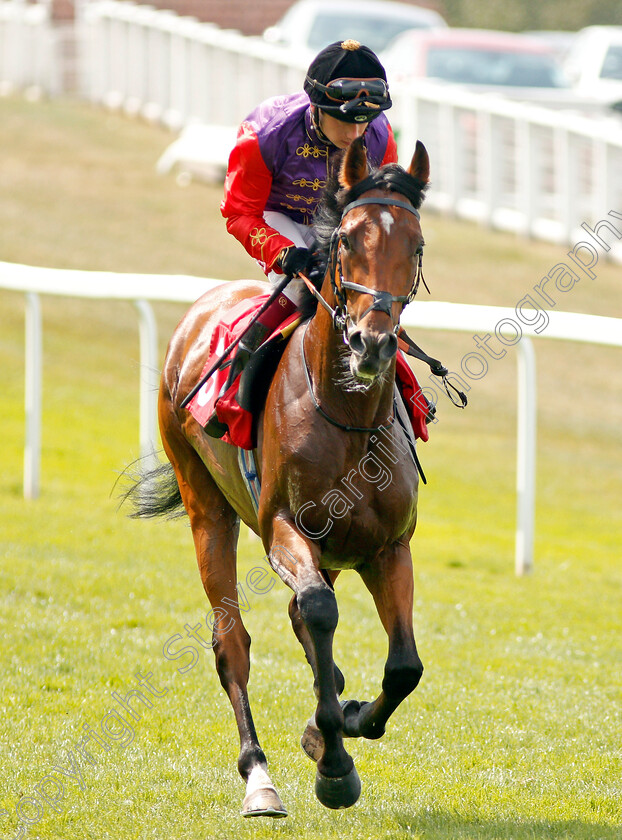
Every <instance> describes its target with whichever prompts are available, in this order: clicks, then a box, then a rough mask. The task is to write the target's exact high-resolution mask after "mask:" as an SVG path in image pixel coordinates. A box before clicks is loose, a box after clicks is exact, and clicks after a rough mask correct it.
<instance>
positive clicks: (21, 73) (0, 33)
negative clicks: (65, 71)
mask: <svg viewBox="0 0 622 840" xmlns="http://www.w3.org/2000/svg"><path fill="white" fill-rule="evenodd" d="M55 59H56V56H55V50H54V37H53V32H52V29H51V26H50V16H49V8H48V7H47V6H44V5H41V4H38V5H29V4H26V3H23V2H16V0H10V2H7V0H0V90H12V89H14V88H16V89H28V88H41V89H42V90H45V91H49V92H50V93H54V94H55V93H58V65H57V62H56V60H55Z"/></svg>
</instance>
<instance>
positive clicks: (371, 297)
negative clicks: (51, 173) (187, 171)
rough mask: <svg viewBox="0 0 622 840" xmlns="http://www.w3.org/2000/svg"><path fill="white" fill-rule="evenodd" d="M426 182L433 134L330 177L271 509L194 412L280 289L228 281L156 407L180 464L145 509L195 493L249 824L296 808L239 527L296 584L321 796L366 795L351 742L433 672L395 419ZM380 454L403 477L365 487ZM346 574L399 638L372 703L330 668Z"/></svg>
mask: <svg viewBox="0 0 622 840" xmlns="http://www.w3.org/2000/svg"><path fill="white" fill-rule="evenodd" d="M428 180H429V159H428V154H427V152H426V150H425V148H424V146H423V144H422V143H420V142H418V143H417V146H416V149H415V153H414V155H413V158H412V161H411V163H410V166H409V167H408V169H407V170H404V169H403V168H401V167H400V166H398V165H397V164H390V165H387V166H384V167H381V168H380V169H377V170H374V171H371V170H370V168H369V166H368V161H367V157H366V152H365V148H364V145H363V144H362V142H360V141H358V140H357V141H355V142H354V143H352V144H351V145H350V147H349V148H348V149H347V151H346V152H345V154H344V156H343V159H342V162H341V166H340V169H339V173H338V177H337V179H336V181H335V183H333V184H332V186H331V185H329V186H327V188H326V191H325V195H324V199H323V201H322V204H321V208H320V210H319V220H318V222H317V225H316V232H317V236H318V242H319V247H320V251H321V253H324V254H325V257H326V263H325V264H326V271H325V276H324V278H323V281H322V282H321V283H318V287H319V298H320V303H321V304H322V305H316V309H315V313H314V314H313V315H312V317H310V318H309V319H307V320H306V321H305V322H303V323H302V324H301V325H300V326H299V327H298V328H297V330H296V332H295V333H294V335H293V336H292V338H290V340H289V343H288V344H287V347H286V349H285V351H284V353H283V355H282V357H281V359H280V361H279V363H278V367H277V370H276V374H275V376H274V378H273V380H272V382H271V385H270V388H269V391H268V395H267V399H266V402H265V407H264V410H263V413H262V415H261V416H260V417H259V420H258V426H257V447H256V450H255V459H256V464H257V468H258V471H259V474H260V479H261V494H260V498H259V506H258V512H257V513H256V512H255V509H254V507H253V505H252V504H251V498H250V495H249V492H248V490H247V488H246V486H245V484H244V481H243V479H242V477H241V474H240V470H239V467H238V459H237V449H236V447H234V446H231V445H229V444H227V443H224V442H223V441H221V440H218V439H215V438H211V437H208V436H207V435H206V434H205V432H204V430H203V428H202V427H201V426H200V425H199V423H198V422H197V421H196V420H195V419H194V418H193V417H192V416H191V414H190V413H189V412H188V411H186V410H185V409H184V408H182V407H181V404H182V402H183V400H184V398H185V397H186V396H187V395H188V394H189V392H190V390H191V389H192V387H193V386H195V384H196V383H197V381H198V379H199V376H200V374H201V371H202V368H203V365H204V363H205V360H206V358H207V356H208V348H209V344H210V335H211V332H212V329H213V328H214V326H215V324H216V323H217V322H218V321H219V319H220V318H221V316H222V315H223V314H224V313H226V312H227V311H228V310H229V309H230V308H231V307H232V306H234V305H235V304H236V303H238V302H239V301H241V300H243V299H245V298H247V297H251V296H254V295H257V294H260V293H265V290H266V284H265V283H259V282H254V281H238V282H230V283H223V284H222V285H221V286H219V287H217V288H215V289H213V290H211V291H209V292H207V293H206V294H205V295H203V296H202V297H201V298H200V299H199V300H198V301H197V302H196V303H195V304H194V305H193V306H192V307H191V308H190V310H189V311H188V313H187V314H186V316H185V317H184V318H183V320H182V321H181V323H180V324H179V326H178V327H177V329H176V331H175V333H174V334H173V336H172V338H171V341H170V343H169V347H168V351H167V354H166V360H165V363H164V368H163V371H162V377H161V386H160V393H159V402H158V414H159V423H160V430H161V436H162V442H163V446H164V451H165V453H166V456H167V458H168V460H169V462H170V463H169V464H166V465H161V466H160V468H159V475H160V479H161V481H160V482H159V483H156V484H155V486H154V483H153V475H151V488H152V491H153V493H152V496H151V499H150V500H149V498H148V497H149V490H148V488H149V486H150V485H149V481H148V480H149V478H150V476H149V475H146V474H145V475H144V476H143V478H142V482H143V486H144V487H146V488H147V498H146V497H145V496H140V495H139V496H138V498H139V499H142V502H138V510H137V512H136V514H135V515H137V516H140V515H149V514H151V515H155V514H159V513H164V512H166V511H167V510H170V509H172V508H173V507H175V505H181V503H183V506H184V507H185V510H186V512H187V514H188V516H189V518H190V525H191V528H192V535H193V538H194V545H195V549H196V555H197V560H198V565H199V570H200V574H201V579H202V582H203V586H204V588H205V592H206V594H207V597H208V599H209V601H210V603H211V605H212V608H213V610H214V615H215V622H214V628H213V630H214V633H213V649H214V653H215V660H216V670H217V672H218V676H219V678H220V682H221V684H222V687H223V688H224V690H225V692H226V693H227V695H228V697H229V700H230V702H231V705H232V707H233V711H234V714H235V719H236V722H237V726H238V730H239V737H240V752H239V758H238V769H239V772H240V774H241V776H242V777H243V779H244V780H245V782H246V795H245V798H244V802H243V809H242V813H243V814H244V815H245V816H260V815H263V816H273V817H278V816H285V815H286V813H287V812H286V810H285V807H284V806H283V803H282V802H281V799H280V797H279V795H278V793H277V791H276V789H275V787H274V785H273V784H272V781H271V779H270V777H269V775H268V767H267V761H266V757H265V754H264V752H263V750H262V748H261V746H260V744H259V740H258V737H257V733H256V730H255V725H254V723H253V716H252V713H251V708H250V704H249V699H248V694H247V683H248V679H249V670H250V658H249V651H250V636H249V634H248V632H247V631H246V629H245V627H244V624H243V622H242V616H241V615H240V610H239V609H238V608H236V605H237V604H238V593H237V591H236V584H237V577H236V544H237V539H238V533H239V520H240V519H241V520H243V521H244V522H245V523H246V524H247V525H248V526H249V527H250V528H251V529H252V530H253V531H255V532H256V533H257V534H258V535H259V536H260V537H261V540H262V541H263V545H264V548H265V551H266V555H267V557H268V560H269V563H270V565H271V566H272V568H273V569H274V571H275V572H276V573H277V574H278V576H279V577H280V578H281V579H282V580H283V582H284V583H285V584H287V586H289V587H290V588H291V589H292V590H293V597H292V599H291V602H290V605H289V616H290V619H291V624H292V627H293V630H294V633H295V635H296V637H297V638H298V640H299V642H300V643H301V645H302V647H303V649H304V653H305V655H306V658H307V660H308V662H309V664H310V666H311V669H312V672H313V678H314V690H315V694H316V698H317V707H316V709H315V712H314V714H313V715H312V717H311V719H310V721H309V723H308V725H307V729H306V731H305V733H304V736H303V747H304V748H305V750H306V752H307V753H308V754H309V755H310V757H311V758H313V759H315V760H316V761H317V771H316V782H315V792H316V795H317V797H318V799H319V800H320V802H321V803H322V804H323V805H325V806H327V807H329V808H345V807H349V806H351V805H353V804H354V803H355V802H356V801H357V799H358V797H359V794H360V789H361V784H360V780H359V777H358V774H357V771H356V768H355V767H354V763H353V760H352V758H351V756H350V755H349V754H348V752H347V751H346V749H345V747H344V743H343V739H344V736H345V737H364V738H380V737H381V736H382V735H383V733H384V731H385V725H386V723H387V721H388V719H389V717H390V716H391V714H392V713H393V711H394V710H395V709H396V708H397V706H398V705H399V704H400V703H401V702H402V700H404V699H405V698H406V697H407V696H408V695H409V694H410V693H411V692H412V691H413V690H414V689H415V687H416V686H417V684H418V683H419V680H420V678H421V675H422V672H423V666H422V663H421V660H420V658H419V655H418V653H417V647H416V644H415V638H414V634H413V624H412V613H413V568H412V560H411V554H410V548H409V543H410V540H411V537H412V536H413V533H414V530H415V524H416V518H417V487H418V480H419V476H418V472H417V467H416V464H415V460H414V458H413V457H412V456H411V454H410V452H409V445H408V440H407V434H406V430H405V427H404V426H403V425H402V424H400V423H399V422H397V421H396V420H395V417H396V414H397V404H396V402H395V392H394V384H395V364H396V361H395V359H396V353H397V349H398V339H397V335H396V332H397V330H398V329H399V318H400V314H401V312H402V309H403V307H404V305H405V304H406V303H407V302H409V301H410V300H411V299H412V297H413V296H414V293H415V292H416V285H417V284H418V278H419V277H420V268H421V255H422V251H423V245H424V241H423V235H422V232H421V226H420V217H419V212H418V209H419V207H420V205H421V202H422V201H423V198H424V193H425V190H426V188H427V185H428ZM398 419H399V418H398ZM394 421H395V422H394ZM370 459H371V460H370ZM372 461H373V462H374V463H375V464H376V466H377V465H378V464H381V465H384V467H385V468H386V470H385V472H387V473H388V474H389V475H390V479H389V480H385V481H383V482H382V483H380V482H379V481H377V480H376V481H375V480H372V479H368V480H366V481H364V480H359V479H360V477H361V471H362V469H363V465H364V464H365V465H366V466H367V468H369V465H370V464H371V463H372ZM367 475H368V476H369V475H371V472H370V471H369V469H368V471H367ZM139 484H140V481H139V482H137V484H136V485H135V487H134V490H136V489H137V488H138V487H139ZM344 488H346V489H347V490H348V491H349V492H348V493H346V492H345V491H344ZM340 491H343V492H340ZM131 492H132V491H131ZM145 498H146V500H145ZM344 569H355V570H356V571H357V572H358V573H359V574H360V575H361V578H362V580H363V581H364V583H365V585H366V587H367V588H368V590H369V591H370V593H371V595H372V597H373V599H374V602H375V605H376V609H377V611H378V614H379V617H380V620H381V622H382V624H383V626H384V629H385V631H386V633H387V635H388V642H389V650H388V656H387V659H386V664H385V668H384V676H383V679H382V688H381V691H380V693H379V695H378V696H377V698H376V699H375V700H374V701H373V702H359V701H357V700H349V701H341V700H340V696H341V694H342V692H343V690H344V684H345V681H344V677H343V674H342V673H341V671H340V670H339V668H338V667H337V666H336V665H335V663H334V661H333V635H334V633H335V628H336V626H337V619H338V609H337V601H336V597H335V591H334V589H333V584H334V582H335V579H336V578H337V576H338V575H339V573H340V572H341V571H342V570H344ZM223 603H224V604H227V608H226V611H225V610H223V609H221V607H222V605H223ZM232 619H233V622H232ZM225 624H226V626H225Z"/></svg>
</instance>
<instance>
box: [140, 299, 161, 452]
mask: <svg viewBox="0 0 622 840" xmlns="http://www.w3.org/2000/svg"><path fill="white" fill-rule="evenodd" d="M134 305H135V306H136V308H137V309H138V318H139V335H140V455H141V458H150V457H154V456H155V450H156V440H157V427H156V419H157V412H158V385H159V374H158V325H157V322H156V319H155V315H154V314H153V308H152V306H151V304H150V303H147V301H146V300H136V301H134Z"/></svg>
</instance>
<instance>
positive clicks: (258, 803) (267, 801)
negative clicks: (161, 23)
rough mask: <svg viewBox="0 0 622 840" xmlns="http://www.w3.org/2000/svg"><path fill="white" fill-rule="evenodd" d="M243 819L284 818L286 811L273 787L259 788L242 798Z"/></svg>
mask: <svg viewBox="0 0 622 840" xmlns="http://www.w3.org/2000/svg"><path fill="white" fill-rule="evenodd" d="M242 816H243V817H286V816H287V811H286V810H285V806H284V805H283V803H282V802H281V800H280V798H279V795H278V793H277V792H276V790H275V789H274V788H273V787H264V788H259V789H258V790H255V791H253V792H252V793H249V794H248V795H247V796H245V797H244V802H243V803H242Z"/></svg>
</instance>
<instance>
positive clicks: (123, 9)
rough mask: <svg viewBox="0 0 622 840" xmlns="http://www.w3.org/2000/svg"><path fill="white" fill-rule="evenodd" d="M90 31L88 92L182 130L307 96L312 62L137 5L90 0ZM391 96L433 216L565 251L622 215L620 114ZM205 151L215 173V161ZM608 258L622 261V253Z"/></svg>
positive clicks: (420, 89) (422, 85)
mask: <svg viewBox="0 0 622 840" xmlns="http://www.w3.org/2000/svg"><path fill="white" fill-rule="evenodd" d="M84 23H85V28H86V31H87V32H88V41H87V43H88V48H87V50H86V53H85V61H84V63H83V76H84V78H87V79H89V80H90V81H89V85H88V89H86V90H85V91H84V93H85V95H86V96H88V98H90V99H92V100H94V101H97V102H102V103H105V104H107V105H109V106H110V105H113V106H115V107H119V108H125V109H126V110H128V111H131V112H139V113H142V114H144V115H146V116H148V117H150V118H154V119H158V120H160V121H162V122H163V123H165V124H166V125H168V126H170V127H174V128H181V127H182V126H188V125H192V124H193V123H203V124H208V125H214V126H230V127H234V126H236V125H237V124H238V123H239V122H240V121H241V120H242V119H244V117H245V116H246V115H247V114H248V113H249V112H250V111H251V110H252V109H253V107H254V106H255V105H256V104H257V103H259V102H260V101H262V100H263V99H266V98H268V97H270V96H276V95H277V94H281V93H288V92H293V91H296V90H300V88H301V86H302V80H303V78H304V73H305V70H306V67H307V64H308V56H306V55H298V54H296V53H295V52H292V51H291V50H284V49H282V48H281V49H279V48H278V47H275V46H273V45H267V44H265V43H263V42H262V41H261V39H258V38H245V37H243V36H242V35H240V34H239V33H236V32H223V31H222V30H220V29H218V28H217V27H215V26H213V25H210V24H203V23H199V22H197V21H195V20H192V19H188V18H180V17H177V16H175V15H173V14H170V13H163V12H158V11H154V10H153V9H150V8H148V7H145V6H136V5H133V4H132V3H119V2H116V1H115V0H102V2H93V3H91V4H89V5H88V6H87V7H86V9H85V16H84ZM392 95H393V100H394V108H393V109H392V111H391V113H390V116H391V122H392V124H393V127H394V129H395V131H396V134H397V136H398V144H399V151H400V160H401V162H402V163H407V162H408V160H409V158H410V155H411V154H412V151H413V150H414V146H415V141H416V140H417V138H419V139H421V140H423V142H424V143H425V144H426V146H427V147H428V150H429V151H430V154H431V158H432V178H433V186H434V189H433V190H432V191H431V193H430V197H429V204H430V205H431V206H432V207H435V208H437V209H439V210H443V211H445V212H451V213H455V214H456V215H458V216H461V217H465V218H470V219H474V220H477V221H479V222H481V223H484V224H486V225H489V226H491V227H495V228H500V229H504V230H511V231H515V232H517V233H521V234H524V235H526V236H533V237H536V238H542V239H546V240H549V241H554V242H568V243H572V242H574V241H576V238H577V234H578V233H579V234H580V230H579V227H580V224H581V223H582V222H587V223H593V222H594V221H596V219H597V217H598V213H600V212H601V211H602V208H603V207H608V208H620V209H622V120H620V119H619V117H616V116H612V117H609V118H607V117H598V118H596V117H593V118H588V117H586V116H581V115H580V114H577V113H574V112H571V111H568V110H552V109H547V108H544V107H542V106H537V105H530V104H526V103H521V102H513V101H509V100H505V99H503V98H501V97H497V96H494V95H491V94H476V93H469V92H466V91H464V90H463V89H460V88H458V87H453V86H447V85H439V84H434V83H432V82H425V81H420V82H417V83H416V85H414V86H413V85H404V84H403V85H395V86H392ZM195 154H197V155H198V157H199V159H198V160H197V163H199V164H200V163H201V160H200V156H201V152H200V151H199V152H196V153H195ZM206 154H207V155H208V156H209V158H210V159H209V161H208V162H209V163H210V164H213V163H214V161H213V152H207V153H206ZM225 161H226V156H225V155H224V154H223V161H222V162H223V163H224V162H225ZM610 256H611V257H612V258H613V259H617V260H620V261H622V246H619V245H616V246H615V247H614V248H612V250H611V253H610Z"/></svg>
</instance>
